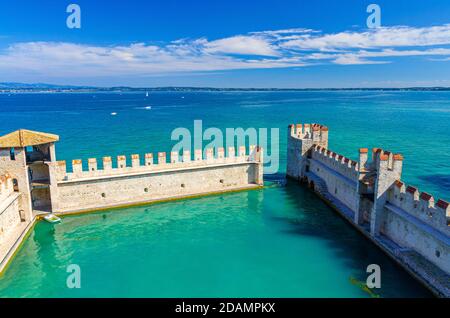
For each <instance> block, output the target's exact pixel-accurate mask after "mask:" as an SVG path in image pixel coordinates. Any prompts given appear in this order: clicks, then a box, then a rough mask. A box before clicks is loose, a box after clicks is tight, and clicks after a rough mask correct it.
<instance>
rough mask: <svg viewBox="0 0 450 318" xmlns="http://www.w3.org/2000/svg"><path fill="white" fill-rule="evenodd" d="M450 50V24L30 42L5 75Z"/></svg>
mask: <svg viewBox="0 0 450 318" xmlns="http://www.w3.org/2000/svg"><path fill="white" fill-rule="evenodd" d="M449 46H450V24H447V25H441V26H431V27H422V28H414V27H407V26H393V27H383V28H378V29H372V30H363V31H359V32H356V31H345V32H340V33H333V34H325V33H323V32H320V31H317V30H311V29H300V28H297V29H287V30H271V31H262V32H252V33H249V34H245V35H235V36H232V37H228V38H222V39H216V40H208V39H206V38H199V39H180V40H176V41H173V42H170V43H165V44H158V45H156V44H147V43H132V44H129V45H115V46H114V45H112V46H96V45H87V44H80V43H66V42H24V43H14V44H11V45H10V46H9V47H7V48H6V49H5V50H3V51H1V52H0V72H7V71H9V72H20V73H21V74H33V75H42V76H45V77H46V78H48V77H52V76H53V77H61V76H109V75H152V74H167V73H183V72H210V71H223V70H236V69H264V68H286V67H304V66H308V65H314V64H319V63H320V64H326V63H330V64H339V65H361V64H380V63H391V62H393V60H392V59H393V58H399V57H408V56H433V57H434V58H435V59H439V58H440V59H439V60H440V61H443V60H449V58H450V48H449ZM430 60H431V59H430Z"/></svg>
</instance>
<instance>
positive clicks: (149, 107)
mask: <svg viewBox="0 0 450 318" xmlns="http://www.w3.org/2000/svg"><path fill="white" fill-rule="evenodd" d="M144 108H145V109H152V106H145V107H144Z"/></svg>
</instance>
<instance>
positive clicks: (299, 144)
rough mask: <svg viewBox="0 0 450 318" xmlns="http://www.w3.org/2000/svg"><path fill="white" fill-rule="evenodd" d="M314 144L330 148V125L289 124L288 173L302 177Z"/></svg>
mask: <svg viewBox="0 0 450 318" xmlns="http://www.w3.org/2000/svg"><path fill="white" fill-rule="evenodd" d="M313 145H319V146H322V147H324V148H328V127H326V126H323V125H319V124H303V125H302V124H297V125H293V124H291V125H289V127H288V136H287V168H286V175H287V176H288V177H290V178H293V179H297V180H298V179H301V178H302V177H303V176H304V174H305V170H306V166H307V165H306V159H307V155H308V152H309V151H310V149H311V148H312V146H313Z"/></svg>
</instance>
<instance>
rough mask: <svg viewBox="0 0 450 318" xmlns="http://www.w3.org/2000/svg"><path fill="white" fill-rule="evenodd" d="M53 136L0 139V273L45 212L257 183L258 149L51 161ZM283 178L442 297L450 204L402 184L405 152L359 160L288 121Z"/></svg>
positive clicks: (312, 129) (449, 258)
mask: <svg viewBox="0 0 450 318" xmlns="http://www.w3.org/2000/svg"><path fill="white" fill-rule="evenodd" d="M58 140H59V137H58V136H57V135H52V134H47V133H41V132H34V131H29V130H18V131H15V132H12V133H10V134H8V135H5V136H3V137H0V272H2V271H3V270H5V268H6V266H7V264H8V263H9V261H10V260H11V259H12V257H13V256H14V254H15V253H16V252H17V250H18V248H19V247H20V244H21V243H22V242H23V240H24V239H25V238H26V236H27V233H29V232H30V231H31V229H32V227H33V225H34V224H35V222H36V221H38V220H39V219H40V218H42V217H43V216H46V215H49V214H50V213H51V214H55V215H64V214H71V213H82V212H89V211H96V210H101V209H109V208H115V207H123V206H127V205H135V204H146V203H151V202H157V201H163V200H171V199H178V198H188V197H194V196H199V195H207V194H213V193H221V192H228V191H240V190H248V189H254V188H261V187H262V186H263V149H262V148H260V147H258V146H253V145H251V146H249V147H248V149H246V148H245V147H242V146H241V147H239V148H238V149H237V153H236V149H235V148H233V147H230V148H228V149H227V152H226V153H225V149H224V148H218V149H212V148H208V149H205V150H204V151H202V150H201V149H198V150H195V151H194V153H190V152H188V151H185V152H184V153H182V154H179V153H176V152H172V153H170V154H169V156H168V155H167V154H166V153H165V152H159V153H158V154H157V157H156V160H155V159H154V157H153V154H152V153H148V154H145V156H144V157H143V158H141V157H140V156H139V155H132V156H131V158H127V157H125V156H117V157H116V158H115V160H113V159H112V158H111V157H104V158H102V160H101V161H97V159H95V158H91V159H88V160H87V162H82V161H81V160H73V161H72V163H71V165H67V164H66V162H65V161H57V160H56V151H55V143H56V142H57V141H58ZM287 148H288V149H287V171H286V173H287V176H288V177H289V178H292V179H295V180H297V181H299V182H300V183H305V184H307V186H309V187H310V188H311V189H312V190H314V191H315V192H316V193H317V194H318V195H319V196H320V197H321V198H322V199H323V200H324V201H326V202H327V203H328V204H329V205H330V206H332V207H333V208H334V209H335V210H336V211H337V212H338V213H339V214H340V215H341V216H342V217H344V218H345V219H346V220H347V221H348V222H350V223H351V224H352V225H353V226H354V227H355V228H356V229H358V230H359V231H360V232H361V233H362V234H363V235H364V236H366V237H367V238H368V239H370V240H371V241H372V242H373V243H374V244H376V245H377V246H378V247H379V248H381V249H382V250H383V251H384V252H386V253H387V254H388V255H389V256H391V257H392V258H393V259H394V260H395V261H397V262H398V264H399V265H401V266H402V267H403V268H404V269H405V270H407V271H408V272H409V273H410V274H411V275H413V276H414V277H415V278H416V279H418V280H419V281H421V282H422V283H423V284H424V285H426V286H427V287H428V288H429V289H431V290H432V291H433V292H434V293H435V294H436V295H438V296H442V297H450V280H449V274H450V254H449V246H450V229H449V224H448V223H449V219H450V207H449V203H448V202H447V201H444V200H442V199H439V200H435V199H434V198H433V196H432V195H430V194H428V193H426V192H419V190H418V189H417V188H415V187H412V186H407V185H405V184H404V183H403V182H402V181H401V174H402V165H403V157H402V155H400V154H394V153H392V152H389V151H385V150H383V149H378V148H375V149H373V150H372V151H371V155H370V160H369V150H368V149H367V148H361V149H359V161H358V162H356V161H353V160H350V159H349V158H347V157H345V156H343V155H340V154H337V153H335V152H333V151H331V150H329V149H328V128H327V127H326V126H323V125H319V124H304V125H301V124H297V125H290V126H289V128H288V142H287Z"/></svg>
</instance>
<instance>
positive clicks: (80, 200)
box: [52, 146, 263, 213]
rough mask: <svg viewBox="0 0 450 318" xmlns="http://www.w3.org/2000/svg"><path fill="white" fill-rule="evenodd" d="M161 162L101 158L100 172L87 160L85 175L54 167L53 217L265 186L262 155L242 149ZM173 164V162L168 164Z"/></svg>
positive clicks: (77, 167)
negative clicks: (59, 214)
mask: <svg viewBox="0 0 450 318" xmlns="http://www.w3.org/2000/svg"><path fill="white" fill-rule="evenodd" d="M157 158H158V159H157V162H156V163H155V162H154V160H153V154H146V155H145V158H144V161H143V162H141V160H140V157H139V155H132V156H131V158H128V159H129V160H128V161H127V158H126V157H125V156H117V157H116V160H115V162H113V161H112V158H111V157H104V158H103V160H102V161H103V162H102V163H103V164H102V166H103V168H102V169H99V168H98V165H97V160H96V159H93V158H92V159H88V162H87V165H86V167H87V169H84V170H83V163H82V161H81V160H73V161H72V172H67V169H66V163H65V162H64V161H60V162H58V163H57V164H56V165H55V170H56V176H57V177H56V183H57V187H56V188H54V189H52V192H53V193H52V204H53V207H54V212H59V213H65V212H73V211H80V210H91V209H98V208H106V207H114V206H120V205H127V204H134V203H144V202H150V201H154V200H162V199H168V198H177V197H185V196H192V195H199V194H206V193H211V192H225V191H231V190H237V189H243V188H251V187H258V186H261V185H262V182H263V177H262V173H263V171H262V149H260V148H259V147H255V146H250V147H249V149H248V151H247V149H246V148H245V147H240V148H239V149H238V153H237V154H236V153H235V149H234V148H233V147H230V148H229V149H228V154H227V155H225V151H224V149H223V148H219V149H217V151H216V156H214V152H213V149H211V148H210V149H206V150H205V156H203V154H202V151H201V150H196V151H195V152H194V156H193V157H192V156H191V153H190V152H184V153H183V154H182V155H181V156H180V155H179V154H178V153H171V154H170V158H167V156H166V153H164V152H160V153H158V156H157ZM167 159H169V160H167Z"/></svg>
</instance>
